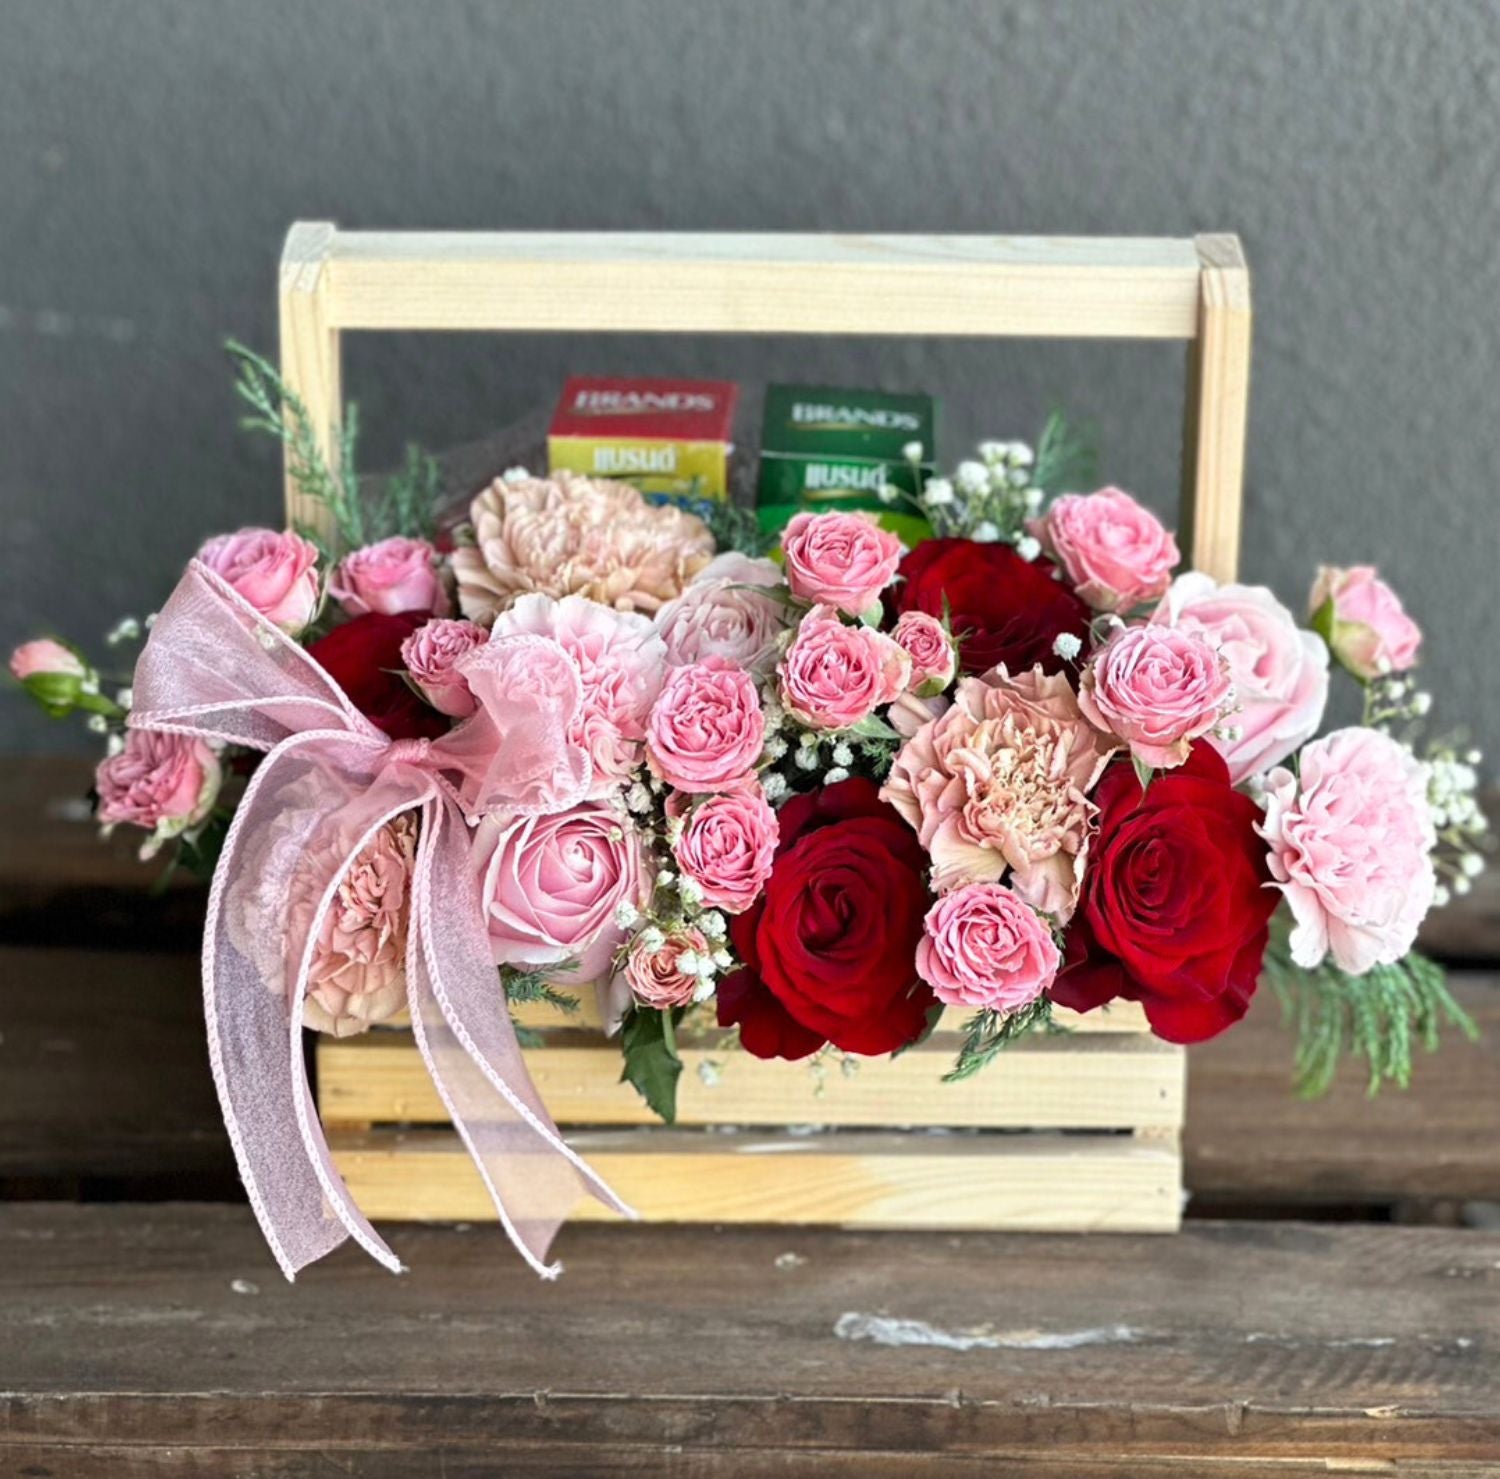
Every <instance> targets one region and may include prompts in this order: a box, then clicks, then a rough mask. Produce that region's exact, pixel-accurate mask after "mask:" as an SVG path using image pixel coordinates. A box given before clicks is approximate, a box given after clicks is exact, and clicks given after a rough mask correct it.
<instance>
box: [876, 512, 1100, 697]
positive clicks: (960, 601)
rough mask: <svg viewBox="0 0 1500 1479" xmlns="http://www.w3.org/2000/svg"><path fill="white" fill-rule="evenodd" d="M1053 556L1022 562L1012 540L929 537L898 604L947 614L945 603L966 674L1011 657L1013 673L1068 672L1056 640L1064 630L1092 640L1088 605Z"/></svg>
mask: <svg viewBox="0 0 1500 1479" xmlns="http://www.w3.org/2000/svg"><path fill="white" fill-rule="evenodd" d="M1056 568H1057V567H1056V566H1055V565H1053V564H1052V562H1051V561H1050V560H1046V559H1041V558H1038V559H1035V560H1023V559H1022V558H1021V557H1020V555H1018V554H1017V553H1016V552H1015V550H1014V549H1012V548H1011V546H1010V545H1008V544H976V543H975V542H974V541H973V540H971V539H924V540H923V541H922V542H921V543H920V544H919V545H918V546H917V547H916V548H915V549H914V550H912V552H911V553H910V554H909V555H907V557H906V558H905V559H904V560H902V562H901V568H900V571H899V574H900V575H901V576H902V577H903V579H902V580H901V582H900V583H899V584H898V585H897V586H896V588H895V592H894V596H895V610H896V614H897V615H898V616H899V615H900V614H901V613H902V612H904V611H925V612H926V613H927V614H928V615H929V616H936V617H939V618H941V617H942V616H943V614H944V603H945V602H946V609H947V613H948V615H949V617H950V619H951V623H952V628H953V634H954V636H956V637H957V638H958V655H959V662H960V664H961V665H962V667H963V670H964V672H966V673H985V672H988V671H989V670H990V669H991V668H992V667H994V666H995V665H996V664H997V663H1002V662H1003V663H1004V664H1005V666H1006V667H1007V668H1009V669H1010V671H1011V672H1012V673H1021V672H1026V671H1027V670H1029V669H1030V668H1032V667H1034V666H1036V665H1037V664H1040V665H1041V668H1042V671H1043V672H1045V673H1057V672H1061V671H1062V668H1063V660H1062V658H1060V657H1059V656H1058V655H1057V654H1056V653H1055V652H1054V651H1053V650H1052V644H1053V643H1054V642H1055V641H1056V640H1057V639H1058V637H1059V636H1060V635H1061V634H1062V633H1064V632H1070V633H1072V635H1073V636H1075V637H1077V638H1078V639H1079V640H1080V641H1084V642H1086V641H1087V638H1088V630H1089V615H1090V613H1089V608H1088V607H1087V606H1086V605H1084V603H1083V602H1082V601H1081V600H1079V598H1078V597H1077V596H1076V595H1074V593H1073V592H1072V590H1070V589H1069V588H1068V587H1067V586H1066V585H1064V584H1063V582H1062V581H1061V580H1058V579H1057V578H1055V575H1054V572H1055V570H1056Z"/></svg>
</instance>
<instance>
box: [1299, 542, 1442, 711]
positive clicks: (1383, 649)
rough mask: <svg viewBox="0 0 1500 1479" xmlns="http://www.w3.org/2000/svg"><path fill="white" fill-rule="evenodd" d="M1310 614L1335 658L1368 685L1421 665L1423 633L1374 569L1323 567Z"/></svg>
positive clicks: (1309, 599)
mask: <svg viewBox="0 0 1500 1479" xmlns="http://www.w3.org/2000/svg"><path fill="white" fill-rule="evenodd" d="M1308 612H1309V614H1310V615H1311V616H1312V618H1313V620H1314V622H1315V624H1316V625H1317V627H1318V630H1319V631H1321V632H1324V633H1326V634H1327V637H1328V645H1329V646H1330V647H1331V648H1332V649H1333V655H1334V656H1335V657H1336V658H1338V660H1339V661H1340V662H1341V663H1342V664H1343V665H1344V666H1345V667H1346V668H1348V669H1349V671H1350V672H1351V673H1353V674H1354V675H1355V677H1357V678H1363V679H1364V680H1365V682H1367V683H1368V682H1369V681H1370V679H1372V678H1378V677H1381V676H1382V675H1384V674H1386V673H1404V672H1405V671H1406V670H1407V669H1408V668H1410V667H1413V666H1415V665H1416V661H1417V652H1418V650H1419V649H1420V647H1421V645H1422V629H1421V628H1420V627H1419V626H1418V625H1417V624H1416V622H1414V621H1413V620H1412V619H1411V617H1409V616H1408V615H1407V614H1406V609H1405V607H1403V606H1402V604H1401V598H1400V597H1399V596H1398V595H1397V594H1396V593H1395V591H1393V590H1392V589H1391V588H1390V586H1388V585H1387V584H1386V583H1385V582H1384V581H1383V580H1381V579H1380V577H1379V575H1378V574H1377V573H1376V570H1375V567H1374V566H1373V565H1354V566H1352V567H1351V568H1350V569H1348V570H1340V569H1338V568H1336V567H1335V566H1332V565H1322V566H1319V568H1318V576H1317V579H1316V580H1315V581H1314V582H1313V588H1312V595H1311V596H1310V597H1309V598H1308Z"/></svg>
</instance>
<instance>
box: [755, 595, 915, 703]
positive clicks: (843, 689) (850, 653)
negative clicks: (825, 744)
mask: <svg viewBox="0 0 1500 1479" xmlns="http://www.w3.org/2000/svg"><path fill="white" fill-rule="evenodd" d="M910 681H911V658H910V657H908V656H907V654H906V653H905V651H904V650H903V649H902V648H900V647H898V646H897V645H896V643H895V642H893V641H892V640H891V638H889V637H888V636H886V634H885V633H884V632H877V631H876V630H875V629H874V627H867V626H846V625H845V623H844V622H843V621H841V620H840V619H839V614H838V612H837V611H835V610H834V609H833V607H831V606H814V607H813V609H812V610H811V611H809V612H808V613H807V615H806V616H804V617H803V618H802V623H801V625H800V626H799V627H798V628H797V635H796V636H795V637H794V638H792V645H791V646H790V647H788V648H787V650H786V654H785V656H783V657H782V659H781V701H782V703H783V704H785V705H786V708H787V712H788V713H790V714H791V715H792V717H793V718H794V719H796V720H798V721H799V722H800V723H802V724H806V725H808V726H810V727H811V728H813V729H848V728H850V727H851V726H853V725H855V724H858V723H859V721H860V720H861V719H864V718H867V717H868V716H869V715H871V714H873V713H874V712H875V710H876V709H877V708H879V707H881V705H883V704H888V703H891V702H893V701H894V700H895V699H896V698H897V697H898V696H899V695H900V694H901V693H902V692H903V691H904V690H905V688H906V685H907V684H908V683H909V682H910Z"/></svg>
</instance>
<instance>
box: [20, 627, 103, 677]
mask: <svg viewBox="0 0 1500 1479" xmlns="http://www.w3.org/2000/svg"><path fill="white" fill-rule="evenodd" d="M87 672H88V669H87V668H86V667H84V665H83V663H82V662H81V661H80V660H79V657H78V654H77V653H75V652H73V651H72V650H71V649H69V648H67V647H64V646H63V644H62V643H61V642H55V641H53V639H52V638H51V637H38V638H37V639H36V640H35V641H34V642H23V643H21V645H20V646H19V647H17V648H16V650H15V651H14V652H12V653H11V655H10V675H11V677H12V678H15V679H16V680H17V681H18V682H21V683H24V682H25V681H26V680H27V679H28V678H37V677H45V676H47V675H49V674H56V675H57V676H58V677H63V678H82V677H83V676H84V675H85V674H86V673H87Z"/></svg>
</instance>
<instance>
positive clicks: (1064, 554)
mask: <svg viewBox="0 0 1500 1479" xmlns="http://www.w3.org/2000/svg"><path fill="white" fill-rule="evenodd" d="M1026 527H1027V529H1028V530H1029V531H1030V533H1031V534H1032V535H1033V536H1034V537H1035V538H1036V539H1038V540H1039V541H1040V542H1041V545H1042V548H1043V549H1044V550H1046V551H1047V553H1048V554H1049V555H1051V556H1052V557H1053V558H1054V559H1055V560H1057V562H1058V563H1059V564H1060V565H1061V566H1062V568H1063V573H1064V574H1065V575H1066V576H1067V577H1068V580H1069V582H1070V583H1071V584H1072V585H1073V587H1074V589H1076V590H1077V592H1078V594H1079V596H1081V597H1082V598H1083V599H1084V600H1085V601H1087V602H1088V603H1089V605H1090V606H1092V607H1093V608H1094V609H1095V610H1096V611H1129V610H1130V609H1131V608H1132V607H1134V606H1139V605H1140V604H1141V603H1142V602H1144V601H1154V600H1156V599H1157V597H1159V596H1160V595H1161V594H1162V592H1163V591H1165V590H1166V588H1167V586H1168V584H1169V583H1170V582H1171V579H1172V570H1173V568H1174V567H1175V566H1176V565H1177V563H1178V561H1179V560H1181V558H1182V555H1181V553H1180V552H1179V551H1178V548H1177V541H1176V539H1174V538H1173V537H1172V534H1171V533H1170V531H1169V530H1167V528H1166V527H1165V526H1164V525H1163V524H1162V522H1161V520H1160V519H1158V518H1157V517H1156V515H1155V514H1154V513H1152V512H1151V510H1150V509H1147V508H1142V507H1141V505H1140V504H1139V503H1137V502H1136V501H1135V499H1134V498H1132V497H1131V496H1130V494H1128V493H1126V492H1124V491H1123V490H1122V489H1120V488H1101V489H1100V490H1099V491H1098V492H1097V493H1064V494H1063V495H1062V497H1061V498H1059V499H1057V500H1056V501H1055V502H1054V503H1053V504H1052V506H1051V507H1050V508H1049V509H1048V510H1047V512H1046V513H1045V514H1043V515H1042V516H1041V518H1038V519H1029V520H1027V524H1026Z"/></svg>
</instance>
